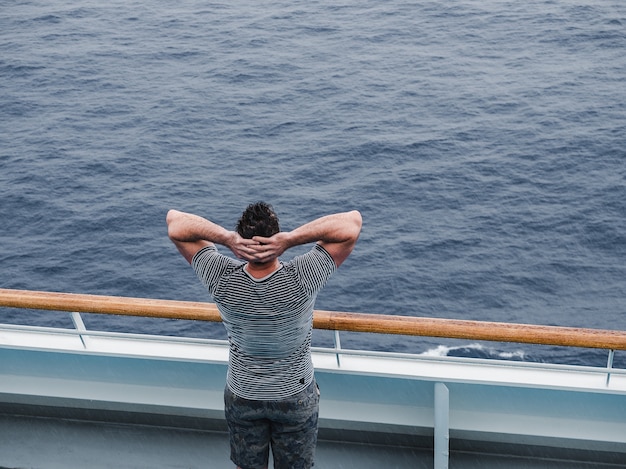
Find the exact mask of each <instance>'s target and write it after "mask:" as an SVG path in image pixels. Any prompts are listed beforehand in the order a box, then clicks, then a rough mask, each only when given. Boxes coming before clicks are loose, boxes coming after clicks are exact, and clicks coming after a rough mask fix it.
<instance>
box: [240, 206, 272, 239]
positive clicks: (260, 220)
mask: <svg viewBox="0 0 626 469" xmlns="http://www.w3.org/2000/svg"><path fill="white" fill-rule="evenodd" d="M235 229H236V230H237V233H239V235H240V236H241V237H242V238H246V239H251V238H252V237H254V236H263V237H265V238H269V237H270V236H272V235H275V234H276V233H278V232H279V231H280V226H279V224H278V217H277V216H276V213H275V212H274V209H273V207H272V206H271V205H270V204H266V203H265V202H257V203H254V204H250V205H248V208H246V209H245V210H244V212H243V214H242V215H241V218H240V219H239V221H238V222H237V226H236V228H235Z"/></svg>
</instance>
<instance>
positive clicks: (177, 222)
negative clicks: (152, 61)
mask: <svg viewBox="0 0 626 469" xmlns="http://www.w3.org/2000/svg"><path fill="white" fill-rule="evenodd" d="M166 223H167V234H168V236H169V238H170V239H171V240H172V242H173V243H174V244H175V245H176V247H177V248H178V251H179V252H180V253H181V254H182V255H183V257H184V258H185V259H187V262H189V263H190V264H191V261H192V259H193V256H194V255H195V254H196V253H197V252H198V251H200V250H201V249H202V248H204V247H206V246H210V245H211V244H221V245H224V246H227V247H228V248H229V249H230V250H231V251H232V252H233V253H234V254H235V255H236V256H237V257H238V258H240V259H245V260H250V259H252V258H251V257H249V255H250V254H254V251H253V250H251V249H250V245H254V244H256V242H255V241H252V240H250V239H243V238H242V237H241V236H239V235H238V234H237V233H236V232H234V231H229V230H227V229H225V228H223V227H222V226H220V225H218V224H216V223H213V222H212V221H210V220H207V219H206V218H202V217H200V216H198V215H194V214H192V213H185V212H180V211H178V210H170V211H169V212H167V217H166Z"/></svg>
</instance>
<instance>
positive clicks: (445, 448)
mask: <svg viewBox="0 0 626 469" xmlns="http://www.w3.org/2000/svg"><path fill="white" fill-rule="evenodd" d="M449 458H450V391H449V390H448V387H447V386H446V385H445V384H443V383H435V469H448V460H449Z"/></svg>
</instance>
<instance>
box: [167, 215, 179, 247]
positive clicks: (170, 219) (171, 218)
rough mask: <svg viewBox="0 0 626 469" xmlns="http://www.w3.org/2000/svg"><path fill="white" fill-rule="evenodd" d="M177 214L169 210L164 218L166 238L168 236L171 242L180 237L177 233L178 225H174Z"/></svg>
mask: <svg viewBox="0 0 626 469" xmlns="http://www.w3.org/2000/svg"><path fill="white" fill-rule="evenodd" d="M179 214H180V212H179V211H178V210H173V209H171V210H168V212H167V215H166V216H165V223H166V224H167V236H169V238H170V239H171V240H172V241H175V240H179V239H180V235H179V233H178V231H179V230H178V226H179V224H178V223H176V220H177V219H178V215H179Z"/></svg>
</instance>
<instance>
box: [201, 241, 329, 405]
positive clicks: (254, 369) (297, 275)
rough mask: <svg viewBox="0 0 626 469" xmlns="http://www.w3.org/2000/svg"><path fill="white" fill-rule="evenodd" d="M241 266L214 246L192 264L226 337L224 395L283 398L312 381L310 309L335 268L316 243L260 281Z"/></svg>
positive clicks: (265, 398) (245, 397)
mask: <svg viewBox="0 0 626 469" xmlns="http://www.w3.org/2000/svg"><path fill="white" fill-rule="evenodd" d="M245 265H246V264H245V263H243V262H241V261H238V260H234V259H232V258H230V257H227V256H224V255H222V254H219V253H218V252H217V249H216V248H215V247H214V246H209V247H206V248H204V249H202V250H200V251H199V252H198V253H196V255H195V256H194V258H193V261H192V266H193V268H194V270H195V271H196V274H197V275H198V277H199V278H200V280H201V281H202V283H203V284H204V285H205V286H206V287H207V290H208V291H209V293H210V294H211V296H212V297H213V299H214V301H215V303H216V304H217V307H218V309H219V310H220V313H221V316H222V320H223V322H224V326H225V327H226V331H227V333H228V340H229V343H230V354H229V367H228V377H227V383H228V386H229V388H230V390H231V391H232V392H233V393H235V394H236V395H237V396H239V397H242V398H244V399H257V400H272V399H283V398H286V397H289V396H292V395H294V394H296V393H298V392H300V391H302V390H304V389H305V388H306V387H307V386H308V385H309V384H311V381H312V380H313V363H312V361H311V334H312V321H313V306H314V303H315V298H316V297H317V293H318V292H319V291H320V290H321V289H322V287H323V286H324V285H325V284H326V282H327V281H328V279H329V277H330V276H331V274H332V273H333V272H334V271H335V270H336V268H337V267H336V265H335V262H334V261H333V258H332V257H331V256H330V254H328V252H326V250H325V249H324V248H322V247H321V246H319V245H317V244H316V245H315V246H314V247H313V248H312V249H311V250H310V251H309V252H307V253H306V254H303V255H301V256H297V257H295V258H294V259H292V260H291V261H290V262H286V263H283V262H281V267H280V268H279V269H278V270H276V271H275V272H273V273H272V274H271V275H269V276H267V277H265V278H262V279H255V278H254V277H252V276H251V275H249V274H248V273H247V272H246V270H245V269H244V266H245Z"/></svg>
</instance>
